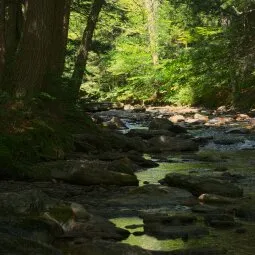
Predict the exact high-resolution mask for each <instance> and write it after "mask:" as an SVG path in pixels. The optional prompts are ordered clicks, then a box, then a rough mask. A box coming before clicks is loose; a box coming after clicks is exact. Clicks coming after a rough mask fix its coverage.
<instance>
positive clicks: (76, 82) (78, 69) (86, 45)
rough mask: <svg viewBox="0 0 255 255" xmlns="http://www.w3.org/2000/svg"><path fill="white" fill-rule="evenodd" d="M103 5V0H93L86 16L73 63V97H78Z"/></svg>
mask: <svg viewBox="0 0 255 255" xmlns="http://www.w3.org/2000/svg"><path fill="white" fill-rule="evenodd" d="M103 4H104V0H94V1H93V3H92V6H91V10H90V13H89V16H88V20H87V25H86V28H85V30H84V32H83V37H82V41H81V45H80V48H79V50H78V54H77V57H76V61H75V66H74V71H73V74H72V82H71V86H72V91H73V96H74V97H76V98H77V97H78V94H79V90H80V86H81V84H82V80H83V75H84V72H85V69H86V64H87V59H88V53H89V50H90V47H91V43H92V37H93V33H94V30H95V28H96V24H97V21H98V17H99V13H100V11H101V9H102V6H103Z"/></svg>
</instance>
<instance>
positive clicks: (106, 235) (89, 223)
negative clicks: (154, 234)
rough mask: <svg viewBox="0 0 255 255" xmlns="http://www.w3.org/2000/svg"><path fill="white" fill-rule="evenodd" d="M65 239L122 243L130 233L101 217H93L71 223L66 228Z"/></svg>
mask: <svg viewBox="0 0 255 255" xmlns="http://www.w3.org/2000/svg"><path fill="white" fill-rule="evenodd" d="M63 227H64V230H65V235H64V237H65V238H81V237H82V238H88V239H104V240H116V241H120V240H123V239H126V238H127V237H128V236H129V234H130V233H129V231H127V230H125V229H121V228H117V227H116V226H115V225H114V224H113V223H111V222H110V221H108V220H107V219H104V218H102V217H99V216H93V215H91V216H90V218H89V219H88V220H83V221H74V220H73V221H69V222H68V223H67V224H65V225H64V226H63Z"/></svg>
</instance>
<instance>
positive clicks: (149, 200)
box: [108, 184, 196, 209]
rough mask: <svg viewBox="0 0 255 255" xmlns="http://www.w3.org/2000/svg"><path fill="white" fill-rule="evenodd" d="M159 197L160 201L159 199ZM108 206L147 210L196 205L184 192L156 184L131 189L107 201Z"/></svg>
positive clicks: (193, 199) (191, 197) (187, 193)
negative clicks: (160, 207) (157, 207)
mask: <svg viewBox="0 0 255 255" xmlns="http://www.w3.org/2000/svg"><path fill="white" fill-rule="evenodd" d="M159 197H160V199H159ZM108 203H109V206H110V205H115V204H117V205H119V206H125V207H131V208H133V207H136V208H141V209H144V208H146V209H147V208H148V206H162V205H168V207H169V208H170V207H171V206H172V207H175V206H176V205H186V204H187V203H193V204H194V203H196V199H195V198H194V197H193V196H192V194H191V193H190V192H188V191H186V190H182V189H178V188H172V187H167V186H162V185H157V184H148V185H144V186H141V187H137V188H132V189H131V190H130V192H129V193H128V194H126V195H122V196H120V197H116V198H114V199H111V200H110V201H108Z"/></svg>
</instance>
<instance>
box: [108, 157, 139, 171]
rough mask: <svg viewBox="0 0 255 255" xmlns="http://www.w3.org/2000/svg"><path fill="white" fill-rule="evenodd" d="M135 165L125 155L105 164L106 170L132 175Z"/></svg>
mask: <svg viewBox="0 0 255 255" xmlns="http://www.w3.org/2000/svg"><path fill="white" fill-rule="evenodd" d="M136 169H137V166H136V165H135V164H134V163H133V162H132V161H131V160H130V159H129V158H127V157H125V158H122V159H117V160H114V161H112V162H110V163H109V165H108V166H107V170H108V171H113V172H119V173H124V174H129V175H133V174H134V172H135V170H136Z"/></svg>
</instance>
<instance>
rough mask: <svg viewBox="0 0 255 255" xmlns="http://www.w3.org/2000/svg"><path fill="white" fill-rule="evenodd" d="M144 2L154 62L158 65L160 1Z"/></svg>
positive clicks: (147, 0) (146, 0)
mask: <svg viewBox="0 0 255 255" xmlns="http://www.w3.org/2000/svg"><path fill="white" fill-rule="evenodd" d="M144 1H145V2H144V3H145V9H146V13H147V20H148V33H149V41H150V51H151V57H152V62H153V65H157V64H158V61H159V56H158V34H157V11H158V0H144Z"/></svg>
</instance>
